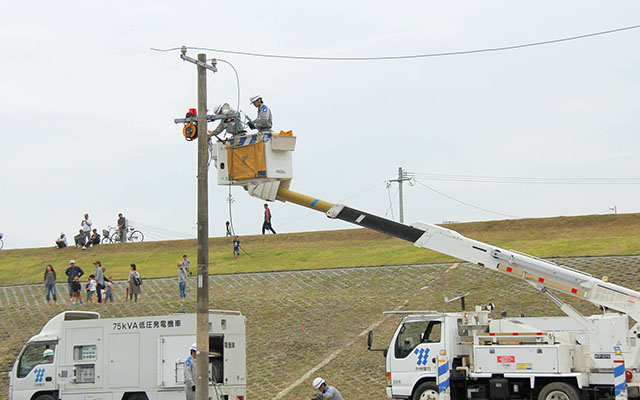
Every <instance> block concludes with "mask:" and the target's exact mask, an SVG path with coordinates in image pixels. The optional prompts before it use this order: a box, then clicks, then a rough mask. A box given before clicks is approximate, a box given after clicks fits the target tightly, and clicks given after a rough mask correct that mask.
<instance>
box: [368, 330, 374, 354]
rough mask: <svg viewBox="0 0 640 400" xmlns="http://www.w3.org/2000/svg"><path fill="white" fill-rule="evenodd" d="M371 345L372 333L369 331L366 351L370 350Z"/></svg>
mask: <svg viewBox="0 0 640 400" xmlns="http://www.w3.org/2000/svg"><path fill="white" fill-rule="evenodd" d="M371 344H373V331H369V334H368V335H367V349H369V350H371Z"/></svg>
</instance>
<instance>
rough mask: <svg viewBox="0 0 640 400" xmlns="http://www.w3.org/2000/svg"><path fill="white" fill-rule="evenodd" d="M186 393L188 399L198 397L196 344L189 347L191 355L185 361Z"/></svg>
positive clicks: (191, 399)
mask: <svg viewBox="0 0 640 400" xmlns="http://www.w3.org/2000/svg"><path fill="white" fill-rule="evenodd" d="M184 394H185V395H186V396H187V400H195V399H196V344H195V343H194V344H192V345H191V348H190V349H189V357H188V358H187V359H186V360H185V362H184Z"/></svg>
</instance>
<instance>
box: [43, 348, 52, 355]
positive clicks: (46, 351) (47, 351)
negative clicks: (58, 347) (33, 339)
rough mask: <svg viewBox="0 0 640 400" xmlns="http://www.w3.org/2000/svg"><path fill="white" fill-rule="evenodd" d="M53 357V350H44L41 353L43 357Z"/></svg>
mask: <svg viewBox="0 0 640 400" xmlns="http://www.w3.org/2000/svg"><path fill="white" fill-rule="evenodd" d="M52 355H53V350H51V349H46V350H45V351H44V352H42V356H43V357H49V356H52Z"/></svg>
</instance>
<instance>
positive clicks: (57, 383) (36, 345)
mask: <svg viewBox="0 0 640 400" xmlns="http://www.w3.org/2000/svg"><path fill="white" fill-rule="evenodd" d="M195 332H196V315H195V314H171V315H164V316H144V317H128V318H109V319H103V318H100V314H98V313H96V312H88V311H65V312H62V313H60V314H58V315H56V316H55V317H53V318H52V319H51V320H50V321H49V322H47V323H46V325H45V326H44V327H43V328H42V330H41V332H40V333H39V334H37V335H35V336H34V337H32V338H31V339H29V341H28V342H27V344H26V345H25V346H24V348H23V349H22V351H20V354H19V355H18V359H17V360H16V362H15V364H14V365H13V369H12V370H11V372H10V373H9V400H57V399H64V400H74V399H75V400H156V399H157V400H184V398H185V392H184V391H185V385H184V368H185V361H186V360H187V358H188V357H189V351H190V347H191V346H192V344H193V343H194V342H195V341H196V335H195ZM245 348H246V342H245V318H244V316H243V315H242V314H240V313H239V312H237V311H214V310H211V311H209V354H208V356H209V357H208V358H209V398H210V399H216V400H222V399H224V400H244V399H245V396H246V386H247V381H246V376H247V373H246V355H245Z"/></svg>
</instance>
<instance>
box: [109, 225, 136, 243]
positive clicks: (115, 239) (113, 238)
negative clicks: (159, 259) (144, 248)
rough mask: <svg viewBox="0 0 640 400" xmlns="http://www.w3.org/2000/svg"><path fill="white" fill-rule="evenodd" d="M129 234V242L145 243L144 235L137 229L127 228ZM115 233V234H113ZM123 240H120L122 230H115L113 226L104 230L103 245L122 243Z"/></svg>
mask: <svg viewBox="0 0 640 400" xmlns="http://www.w3.org/2000/svg"><path fill="white" fill-rule="evenodd" d="M127 230H128V231H129V234H128V235H127V241H129V242H133V243H138V242H143V241H144V234H143V233H142V232H140V231H139V230H137V229H136V228H133V227H129V228H127ZM112 231H113V232H112ZM121 241H122V240H121V238H120V230H119V229H115V228H114V227H112V226H108V227H107V229H103V230H102V241H101V243H120V242H121Z"/></svg>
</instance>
